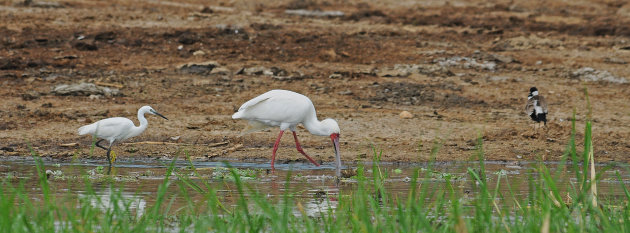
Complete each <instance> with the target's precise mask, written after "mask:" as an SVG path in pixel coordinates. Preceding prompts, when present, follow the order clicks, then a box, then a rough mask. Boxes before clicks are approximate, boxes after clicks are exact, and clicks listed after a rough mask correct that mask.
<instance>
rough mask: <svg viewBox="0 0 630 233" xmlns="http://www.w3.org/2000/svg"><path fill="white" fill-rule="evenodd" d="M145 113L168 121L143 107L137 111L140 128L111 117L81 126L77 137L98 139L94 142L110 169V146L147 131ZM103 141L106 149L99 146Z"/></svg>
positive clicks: (127, 121)
mask: <svg viewBox="0 0 630 233" xmlns="http://www.w3.org/2000/svg"><path fill="white" fill-rule="evenodd" d="M145 113H150V114H153V115H158V116H160V117H162V118H164V119H166V120H168V118H166V117H164V116H162V114H160V113H158V112H157V111H155V110H154V109H153V108H151V107H150V106H143V107H141V108H140V109H138V121H140V126H135V125H134V124H133V121H131V120H129V119H127V118H124V117H112V118H107V119H103V120H100V121H97V122H94V123H92V124H89V125H84V126H81V128H79V130H78V131H79V135H86V134H90V135H93V136H95V137H97V138H99V139H100V140H98V141H97V142H96V146H98V147H100V148H103V149H104V150H107V161H108V162H109V167H110V169H111V166H112V161H111V160H110V156H109V155H110V153H111V151H112V145H114V143H115V142H120V141H122V140H125V139H127V138H131V137H135V136H138V135H140V134H141V133H142V132H144V130H145V129H147V126H148V125H149V123H148V122H147V119H146V118H144V114H145ZM103 140H105V141H107V142H109V147H108V148H105V147H103V146H101V145H100V144H99V143H100V142H101V141H103ZM108 171H109V170H108Z"/></svg>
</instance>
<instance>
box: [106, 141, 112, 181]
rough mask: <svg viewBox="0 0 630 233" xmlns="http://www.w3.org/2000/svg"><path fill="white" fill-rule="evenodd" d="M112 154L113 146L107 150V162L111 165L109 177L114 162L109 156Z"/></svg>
mask: <svg viewBox="0 0 630 233" xmlns="http://www.w3.org/2000/svg"><path fill="white" fill-rule="evenodd" d="M111 152H112V146H109V149H107V162H108V163H109V166H108V167H107V175H109V173H110V172H111V171H112V161H111V160H110V159H109V154H110V153H111Z"/></svg>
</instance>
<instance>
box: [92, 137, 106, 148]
mask: <svg viewBox="0 0 630 233" xmlns="http://www.w3.org/2000/svg"><path fill="white" fill-rule="evenodd" d="M104 140H105V139H101V140H98V141H96V143H95V144H94V145H95V146H97V147H99V148H101V149H103V150H107V148H105V147H104V146H101V144H99V143H101V142H102V141H104Z"/></svg>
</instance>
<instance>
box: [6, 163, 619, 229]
mask: <svg viewBox="0 0 630 233" xmlns="http://www.w3.org/2000/svg"><path fill="white" fill-rule="evenodd" d="M170 162H171V161H158V160H120V161H116V163H115V167H114V168H113V170H112V173H113V176H112V177H113V180H114V181H113V182H112V181H111V180H112V179H108V180H103V179H98V178H94V179H90V182H91V183H92V186H93V189H94V191H95V193H96V194H97V195H98V196H99V197H100V198H101V202H100V203H97V202H94V203H93V205H96V206H101V207H103V208H105V207H107V206H109V205H110V204H109V201H108V200H109V198H110V195H111V189H110V188H109V187H110V185H113V186H115V187H119V188H121V189H122V195H123V196H124V197H125V199H127V200H130V201H132V209H136V210H140V211H138V212H143V211H142V210H144V209H146V208H147V206H150V205H152V204H153V203H154V202H155V198H156V193H157V190H158V186H159V185H160V184H161V183H162V182H163V181H164V178H165V173H166V170H167V166H168V165H169V163H170ZM193 165H194V166H195V167H196V169H197V170H196V171H197V173H198V175H194V174H193V172H192V170H190V169H186V168H188V167H189V163H188V162H186V161H177V162H176V172H178V173H179V174H180V175H182V176H185V177H190V178H191V179H192V180H194V181H195V182H196V183H198V184H200V185H201V186H203V185H202V183H203V182H204V181H205V182H208V183H209V184H210V185H211V186H212V187H213V188H214V189H215V190H216V191H217V194H218V195H219V196H221V197H222V198H223V200H224V202H227V203H224V204H226V205H234V203H236V198H237V197H238V194H237V191H236V186H235V185H234V182H233V180H232V179H231V175H230V174H229V172H228V171H227V170H226V169H223V168H225V167H226V164H225V163H223V162H193ZM230 165H231V166H233V167H235V168H238V170H239V171H240V172H241V176H242V179H243V181H244V183H245V184H246V187H247V188H251V189H254V190H257V191H258V192H260V193H261V194H263V195H265V196H267V197H269V198H279V197H282V195H283V194H284V193H285V192H288V193H290V194H292V196H293V197H295V198H296V199H297V200H298V201H299V202H301V203H302V204H303V206H304V209H305V210H306V212H307V214H309V215H313V216H317V215H318V213H320V212H322V211H327V210H328V208H329V207H332V208H335V206H336V203H337V202H336V196H337V194H338V193H339V192H341V193H342V194H343V193H350V192H352V191H353V190H355V189H356V180H354V179H342V180H341V182H337V180H336V179H335V178H334V177H332V176H331V175H332V174H334V165H333V164H332V163H325V164H322V166H320V167H315V166H313V165H311V164H309V163H291V164H277V165H276V172H275V173H273V174H271V173H269V170H268V168H269V163H243V162H231V163H230ZM344 165H345V166H348V167H352V168H356V167H357V166H358V165H357V164H344ZM103 166H106V164H104V161H102V160H80V161H77V162H61V161H54V160H45V161H44V167H45V168H44V169H45V170H49V172H50V173H51V175H50V178H49V183H50V186H51V188H52V190H53V192H54V193H53V194H54V195H55V196H57V197H58V198H65V197H70V196H69V194H73V193H76V194H79V195H80V196H81V195H85V193H86V185H85V183H84V179H83V178H81V177H84V176H85V175H86V174H88V176H89V177H101V178H103V177H107V176H103V175H102V173H103V172H104V171H105V170H104V169H103ZM364 166H365V174H366V176H368V177H371V176H372V174H373V173H372V165H371V164H369V163H368V164H365V165H364ZM428 166H429V164H428V163H381V164H380V170H381V171H382V172H383V173H386V174H387V178H386V179H385V186H386V188H387V189H386V190H387V191H388V193H390V194H392V196H395V197H399V198H400V197H405V196H406V195H407V193H408V191H409V189H410V182H409V181H410V178H411V177H412V176H413V172H414V171H417V170H418V169H421V173H420V177H422V178H421V179H420V180H425V181H428V182H427V183H425V185H426V184H429V185H435V186H433V187H438V189H439V188H440V187H442V188H443V186H442V184H444V183H445V182H446V179H449V178H450V180H451V182H452V183H453V185H454V188H455V189H456V190H458V191H459V193H460V195H462V197H464V198H466V197H467V196H471V195H473V194H474V192H475V191H476V189H475V187H474V184H475V182H474V181H473V180H472V179H471V177H470V175H469V174H468V173H467V169H468V168H473V169H478V167H479V164H478V163H476V162H437V163H434V164H433V172H432V173H430V175H429V176H428V177H429V178H428V179H424V177H425V174H426V172H427V170H426V168H427V167H428ZM536 166H538V163H537V162H499V161H488V162H486V163H485V168H486V175H487V177H488V179H489V183H488V184H489V187H490V188H491V189H494V187H495V185H496V182H497V178H498V177H499V176H501V177H502V178H501V186H500V187H501V188H500V190H501V191H502V192H503V193H504V194H505V195H506V196H507V195H508V190H507V186H506V185H505V183H506V180H507V181H509V183H510V185H511V188H512V190H513V191H514V192H515V195H516V196H517V198H518V199H521V200H522V199H524V197H525V196H527V195H528V193H529V190H528V189H529V186H528V182H529V179H531V178H533V179H539V177H538V175H537V172H535V171H534V168H535V167H536ZM545 166H547V167H548V168H549V169H550V171H551V173H552V174H555V173H556V171H557V170H558V168H559V167H560V166H559V163H558V162H550V163H545ZM596 167H597V170H598V171H604V170H605V172H604V174H603V177H602V178H601V180H600V182H599V183H598V191H599V195H600V196H599V197H600V200H604V201H605V200H613V201H614V200H617V199H623V198H625V197H623V196H624V191H623V188H622V186H621V185H625V186H626V187H627V186H628V184H629V183H630V173H629V172H628V171H630V170H629V169H628V165H626V164H597V165H596ZM567 168H569V167H567ZM616 172H619V173H620V175H621V177H622V182H619V180H618V179H617V178H616V175H615V173H616ZM560 175H561V178H560V179H557V180H556V182H559V183H558V184H557V185H558V187H564V186H565V184H566V182H572V183H575V182H576V179H575V174H574V173H573V172H572V171H563V172H561V173H560ZM36 177H37V171H36V168H35V162H34V160H33V159H31V158H11V159H7V160H4V161H0V178H9V179H7V180H10V181H11V183H14V184H18V183H20V182H21V183H22V184H23V185H24V187H25V190H26V191H27V192H28V194H29V196H30V197H32V198H36V199H37V198H39V197H41V195H42V194H41V189H40V185H39V184H38V180H37V179H36ZM220 177H225V178H220ZM506 177H507V179H506ZM172 179H177V176H175V175H174V176H172ZM420 180H419V181H420ZM287 181H288V185H286V184H287ZM622 183H623V184H622ZM574 185H575V184H574ZM287 188H288V189H287ZM178 189H179V188H178V187H177V185H175V184H173V185H171V186H170V187H169V194H170V195H169V197H170V198H174V202H173V203H174V207H176V208H177V207H178V206H181V205H185V204H186V202H185V200H184V199H183V198H181V197H178V196H177V195H174V194H177V193H178ZM436 191H437V192H438V193H437V194H439V192H440V190H436ZM561 192H562V191H561ZM188 193H189V195H191V198H192V199H193V200H197V199H202V198H203V196H202V195H201V194H199V193H197V192H194V191H191V192H188ZM565 195H566V192H564V194H561V196H563V197H564V196H565ZM176 208H175V209H176Z"/></svg>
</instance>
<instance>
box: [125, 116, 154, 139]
mask: <svg viewBox="0 0 630 233" xmlns="http://www.w3.org/2000/svg"><path fill="white" fill-rule="evenodd" d="M145 113H146V111H141V110H138V121H140V126H136V127H133V129H131V132H129V135H127V138H130V137H135V136H138V135H140V134H141V133H142V132H144V130H145V129H147V126H149V122H148V121H147V118H144V114H145Z"/></svg>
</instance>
